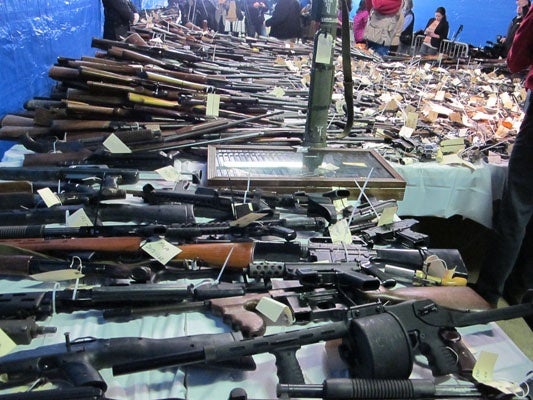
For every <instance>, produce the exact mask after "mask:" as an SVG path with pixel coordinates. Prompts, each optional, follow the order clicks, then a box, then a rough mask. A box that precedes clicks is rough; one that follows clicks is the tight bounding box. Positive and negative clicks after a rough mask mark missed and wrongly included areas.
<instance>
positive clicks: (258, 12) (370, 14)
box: [102, 0, 530, 57]
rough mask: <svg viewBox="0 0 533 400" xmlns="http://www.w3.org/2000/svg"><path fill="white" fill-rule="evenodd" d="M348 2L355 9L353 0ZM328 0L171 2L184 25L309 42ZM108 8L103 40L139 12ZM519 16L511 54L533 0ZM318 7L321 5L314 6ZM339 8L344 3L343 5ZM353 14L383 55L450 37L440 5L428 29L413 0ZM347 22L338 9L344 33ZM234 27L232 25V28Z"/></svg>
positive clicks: (116, 3) (120, 5) (361, 39)
mask: <svg viewBox="0 0 533 400" xmlns="http://www.w3.org/2000/svg"><path fill="white" fill-rule="evenodd" d="M340 1H347V4H348V10H351V8H352V4H351V0H340ZM323 2H324V0H314V1H312V0H169V1H168V7H169V8H174V9H176V10H178V11H179V14H180V19H181V21H180V23H181V24H183V25H186V26H187V25H189V26H196V27H198V28H200V29H204V30H212V31H215V32H224V33H226V32H228V31H229V32H235V33H236V32H237V31H242V28H240V29H237V25H236V24H237V23H239V22H241V23H242V24H243V27H244V32H245V34H246V35H247V36H250V37H258V36H267V35H269V36H272V37H276V38H278V39H281V40H298V39H300V40H302V41H306V40H310V39H312V37H313V35H314V33H315V32H316V30H317V29H318V26H319V24H320V11H318V12H317V11H316V10H320V3H323ZM102 4H103V6H104V12H105V23H104V38H106V39H117V38H119V37H120V36H121V35H124V34H125V33H126V32H127V30H128V28H129V26H130V24H132V23H135V22H136V21H137V20H138V18H139V13H138V11H137V10H136V9H135V7H134V5H133V4H132V2H131V1H130V0H102ZM516 4H517V14H516V17H515V18H514V19H513V20H512V21H511V23H510V25H509V28H508V31H507V34H506V35H505V36H502V37H501V39H499V43H498V45H499V46H500V47H501V48H502V56H504V57H505V56H506V55H507V52H508V51H509V48H510V46H511V44H512V41H513V37H514V34H515V32H516V30H517V28H518V26H519V25H520V23H521V21H522V19H523V17H524V16H525V15H526V14H527V11H528V9H529V5H530V0H517V1H516ZM315 6H316V7H315ZM339 10H340V5H339ZM354 11H355V12H354V13H353V14H352V15H353V20H352V22H353V25H352V29H353V40H354V43H355V44H356V45H361V46H364V47H367V48H369V49H372V50H373V51H374V52H376V53H377V54H379V55H382V56H383V55H387V54H389V53H390V52H394V53H399V54H410V55H411V54H412V51H413V39H414V37H416V36H417V35H421V36H423V37H424V38H423V41H422V43H419V46H417V51H418V52H419V54H421V55H434V54H436V53H437V52H438V50H439V47H440V45H441V42H442V40H444V39H447V38H448V34H449V29H450V28H449V24H448V20H447V16H446V9H445V8H444V7H442V6H440V7H437V9H436V10H435V15H434V16H433V17H432V18H430V19H429V20H428V21H427V23H426V25H425V28H424V29H423V30H418V31H416V32H415V29H414V28H415V15H414V12H413V0H360V2H359V4H358V5H357V9H356V10H354ZM341 25H342V22H341V18H340V11H339V32H340V27H341ZM228 27H229V29H228Z"/></svg>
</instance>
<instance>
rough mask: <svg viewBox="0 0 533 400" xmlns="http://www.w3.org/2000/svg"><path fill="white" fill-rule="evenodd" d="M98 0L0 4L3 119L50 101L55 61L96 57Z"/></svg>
mask: <svg viewBox="0 0 533 400" xmlns="http://www.w3.org/2000/svg"><path fill="white" fill-rule="evenodd" d="M97 4H98V3H96V2H95V0H48V1H47V0H3V1H0V59H1V60H2V63H0V88H1V89H0V90H1V92H0V93H1V99H2V100H1V101H0V117H2V116H4V115H5V114H7V113H10V112H18V111H21V110H22V109H23V105H24V102H26V101H27V100H29V99H31V98H33V97H36V96H48V95H49V94H50V90H51V88H52V86H53V85H54V83H55V82H54V81H53V80H51V79H50V78H48V70H49V69H50V67H51V66H52V65H53V64H54V63H55V62H56V60H57V57H59V56H62V57H72V58H79V57H81V56H82V55H92V54H94V52H95V51H94V49H92V48H91V39H92V37H94V36H101V35H102V25H103V23H102V15H101V11H100V7H99V6H97Z"/></svg>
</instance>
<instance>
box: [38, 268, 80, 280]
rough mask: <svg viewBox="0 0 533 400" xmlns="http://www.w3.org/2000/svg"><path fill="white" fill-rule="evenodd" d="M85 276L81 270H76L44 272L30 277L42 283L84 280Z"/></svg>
mask: <svg viewBox="0 0 533 400" xmlns="http://www.w3.org/2000/svg"><path fill="white" fill-rule="evenodd" d="M84 276H85V275H83V274H82V273H81V272H80V271H79V270H77V269H75V268H66V269H59V270H57V271H48V272H42V273H40V274H33V275H30V278H31V279H34V280H36V281H41V282H60V281H71V280H74V279H80V278H83V277H84Z"/></svg>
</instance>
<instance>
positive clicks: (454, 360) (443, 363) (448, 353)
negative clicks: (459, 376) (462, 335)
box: [420, 334, 460, 376]
mask: <svg viewBox="0 0 533 400" xmlns="http://www.w3.org/2000/svg"><path fill="white" fill-rule="evenodd" d="M430 336H431V335H430V334H426V339H427V340H423V341H422V342H421V343H420V351H421V352H422V354H423V355H424V356H426V358H427V359H428V361H429V367H430V369H431V372H432V373H433V376H442V375H447V374H452V373H458V372H460V371H459V359H458V355H457V354H455V353H454V352H453V350H452V349H450V347H449V346H448V345H446V344H445V343H443V340H442V338H441V337H440V335H435V336H434V337H430Z"/></svg>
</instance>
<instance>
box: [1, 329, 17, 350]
mask: <svg viewBox="0 0 533 400" xmlns="http://www.w3.org/2000/svg"><path fill="white" fill-rule="evenodd" d="M15 347H17V345H16V343H15V342H14V341H13V340H12V339H11V338H10V337H9V336H7V334H6V333H5V332H4V331H3V330H2V329H0V357H3V356H5V355H6V354H9V353H10V352H11V351H13V349H14V348H15Z"/></svg>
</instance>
